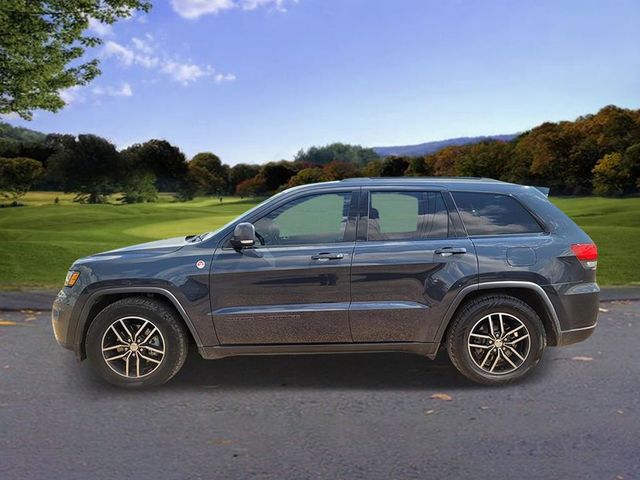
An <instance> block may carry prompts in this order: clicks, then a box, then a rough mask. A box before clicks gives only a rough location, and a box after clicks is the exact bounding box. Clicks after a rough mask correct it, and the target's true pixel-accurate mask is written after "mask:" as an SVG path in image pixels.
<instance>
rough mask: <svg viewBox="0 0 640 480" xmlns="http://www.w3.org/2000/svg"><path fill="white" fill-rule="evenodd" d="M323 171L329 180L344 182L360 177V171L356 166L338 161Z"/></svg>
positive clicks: (326, 166) (328, 164)
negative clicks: (346, 179)
mask: <svg viewBox="0 0 640 480" xmlns="http://www.w3.org/2000/svg"><path fill="white" fill-rule="evenodd" d="M322 170H323V171H324V176H325V177H326V179H327V180H343V179H345V178H354V177H357V176H359V175H360V169H359V168H358V167H357V166H356V165H354V164H353V163H347V162H340V161H338V160H333V161H331V162H329V163H327V164H326V165H325V166H324V168H323V169H322Z"/></svg>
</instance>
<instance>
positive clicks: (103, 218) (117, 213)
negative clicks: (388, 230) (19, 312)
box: [0, 192, 640, 290]
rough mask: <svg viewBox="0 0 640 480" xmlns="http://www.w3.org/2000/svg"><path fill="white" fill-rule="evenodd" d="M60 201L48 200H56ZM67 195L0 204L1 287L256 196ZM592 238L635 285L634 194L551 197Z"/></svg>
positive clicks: (208, 221)
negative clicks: (148, 199)
mask: <svg viewBox="0 0 640 480" xmlns="http://www.w3.org/2000/svg"><path fill="white" fill-rule="evenodd" d="M56 196H57V197H58V198H59V204H57V205H56V204H54V203H53V201H54V198H55V197H56ZM72 199H73V196H72V195H65V194H61V193H51V192H31V193H29V194H28V195H27V196H26V197H25V198H24V200H23V203H24V204H25V205H26V206H24V207H19V208H1V209H0V289H4V290H6V289H17V288H29V287H59V286H60V285H61V283H62V281H63V280H64V276H65V273H66V271H67V268H68V267H69V266H70V265H71V263H72V262H73V261H74V260H75V259H76V258H79V257H82V256H85V255H89V254H91V253H96V252H101V251H105V250H110V249H113V248H118V247H122V246H125V245H131V244H134V243H141V242H146V241H151V240H156V239H160V238H167V237H172V236H178V235H188V234H194V233H201V232H204V231H208V230H213V229H215V228H217V227H219V226H220V225H223V224H225V223H227V222H228V221H229V220H231V219H233V218H234V217H236V216H237V215H239V214H240V213H242V212H244V211H245V210H247V209H248V208H250V207H252V206H253V205H254V204H255V203H256V202H257V201H256V200H240V199H238V198H229V197H227V198H224V201H223V203H220V202H219V201H218V199H217V198H198V199H195V200H193V201H191V202H186V203H178V202H171V201H170V198H169V197H167V196H164V197H162V198H161V199H160V201H159V202H158V203H151V204H139V205H79V204H75V203H73V202H72ZM553 201H554V202H555V203H556V204H557V205H558V206H559V207H560V208H562V209H563V210H564V211H565V212H566V213H567V214H569V215H570V216H571V217H572V218H573V219H574V220H575V221H576V222H577V223H578V224H579V225H580V226H581V227H583V228H584V229H585V231H586V232H587V233H588V234H589V235H590V236H591V237H592V238H593V239H594V240H595V241H596V243H597V244H598V249H599V251H600V260H599V262H598V280H599V282H600V283H601V284H603V285H620V284H640V253H638V251H637V246H638V245H639V243H640V198H625V199H605V198H597V197H584V198H556V199H553Z"/></svg>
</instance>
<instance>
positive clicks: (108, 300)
mask: <svg viewBox="0 0 640 480" xmlns="http://www.w3.org/2000/svg"><path fill="white" fill-rule="evenodd" d="M140 296H146V297H152V298H155V299H157V300H158V301H160V302H163V303H164V304H165V305H167V306H169V307H170V308H172V309H173V310H175V312H176V313H177V314H178V316H179V317H180V318H181V319H182V321H183V322H184V324H185V325H186V327H187V330H188V331H189V336H190V337H191V340H193V341H194V342H195V344H196V346H197V347H201V346H202V342H201V340H200V337H199V336H198V332H197V330H196V329H195V327H194V325H193V322H192V321H191V319H190V318H189V315H188V314H187V312H186V310H185V309H184V307H183V306H182V304H181V303H180V301H179V300H178V299H177V298H176V296H175V295H174V294H173V293H171V292H170V291H169V290H167V289H166V288H162V287H121V288H117V287H116V288H106V289H101V290H98V291H96V292H93V293H92V294H91V295H90V296H89V298H88V299H87V301H86V302H85V303H84V305H83V307H82V310H81V312H80V316H79V318H78V326H77V327H76V342H75V352H76V356H77V357H78V359H79V360H84V359H85V358H86V356H87V354H86V351H85V341H86V338H87V331H88V330H89V326H90V325H91V322H92V321H93V319H94V318H95V317H96V315H98V313H100V312H101V311H102V310H103V309H104V308H105V307H107V306H108V305H110V304H112V303H113V302H116V301H118V300H121V299H123V298H128V297H140Z"/></svg>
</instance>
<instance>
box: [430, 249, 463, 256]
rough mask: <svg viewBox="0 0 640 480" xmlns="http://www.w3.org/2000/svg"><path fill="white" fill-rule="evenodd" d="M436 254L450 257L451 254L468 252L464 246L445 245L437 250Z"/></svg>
mask: <svg viewBox="0 0 640 480" xmlns="http://www.w3.org/2000/svg"><path fill="white" fill-rule="evenodd" d="M435 253H436V255H440V256H442V257H450V256H451V255H461V254H464V253H467V249H466V248H464V247H444V248H438V249H437V250H436V252H435Z"/></svg>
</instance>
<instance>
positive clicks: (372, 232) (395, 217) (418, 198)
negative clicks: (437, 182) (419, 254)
mask: <svg viewBox="0 0 640 480" xmlns="http://www.w3.org/2000/svg"><path fill="white" fill-rule="evenodd" d="M448 226H449V215H448V213H447V208H446V207H445V204H444V201H443V199H442V195H441V194H440V193H438V192H371V195H370V204H369V225H368V231H367V239H368V240H369V241H384V240H424V239H428V238H441V237H446V236H447V234H448Z"/></svg>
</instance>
